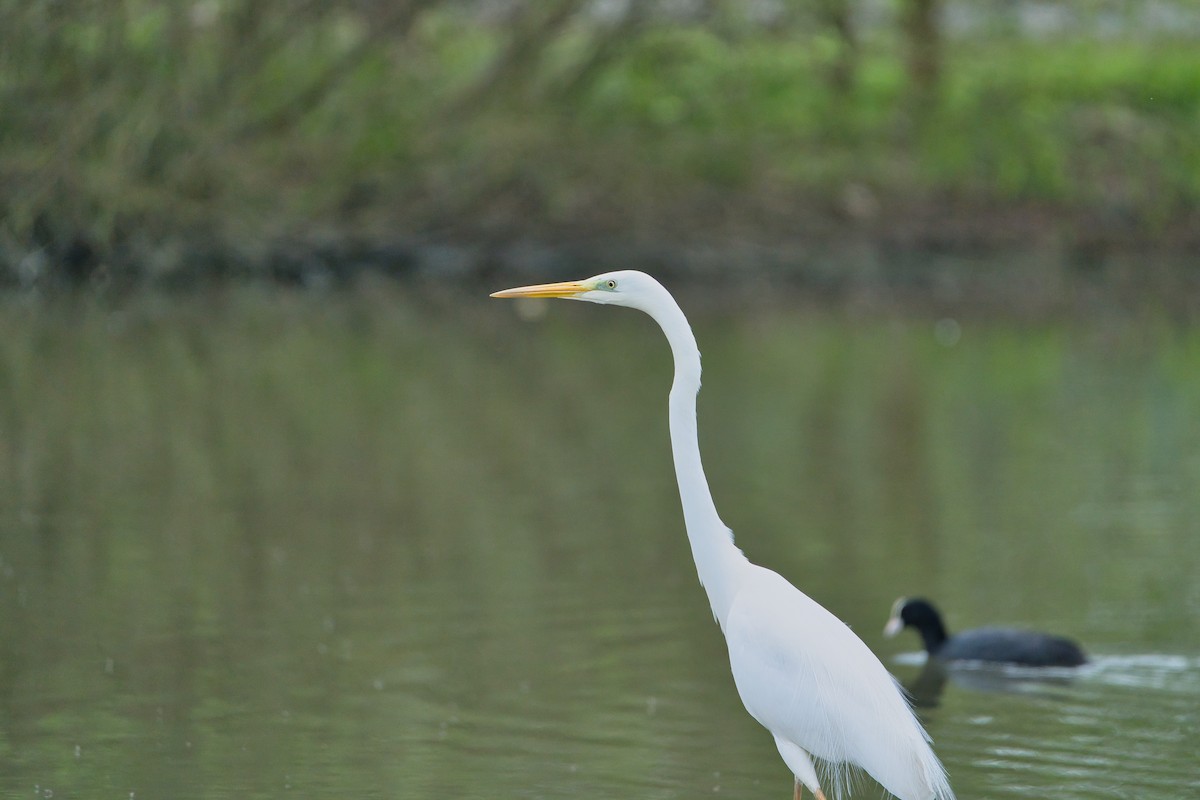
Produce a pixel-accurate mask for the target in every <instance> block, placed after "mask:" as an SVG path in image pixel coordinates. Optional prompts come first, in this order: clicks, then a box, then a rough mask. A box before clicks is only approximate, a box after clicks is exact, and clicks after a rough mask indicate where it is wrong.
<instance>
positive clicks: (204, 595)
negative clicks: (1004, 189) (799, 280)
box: [0, 286, 1200, 800]
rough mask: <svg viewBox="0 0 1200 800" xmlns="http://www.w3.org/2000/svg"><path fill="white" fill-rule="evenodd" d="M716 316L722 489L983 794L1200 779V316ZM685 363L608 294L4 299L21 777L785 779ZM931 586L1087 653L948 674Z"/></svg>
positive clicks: (533, 788)
mask: <svg viewBox="0 0 1200 800" xmlns="http://www.w3.org/2000/svg"><path fill="white" fill-rule="evenodd" d="M495 288H502V287H499V286H497V287H495ZM684 304H685V307H692V308H696V307H698V306H699V305H700V304H699V303H694V304H691V305H690V306H689V303H688V299H687V298H685V300H684ZM692 317H693V323H694V327H695V329H696V332H697V336H698V339H699V341H700V346H701V349H702V350H703V351H704V354H705V356H704V363H705V369H706V371H705V388H704V391H703V392H702V393H701V396H700V436H701V443H702V447H703V449H704V456H705V461H706V466H707V468H708V473H709V479H710V481H711V483H712V486H713V492H714V495H715V498H716V502H717V505H718V508H719V509H720V510H721V513H722V516H723V517H724V519H725V520H726V521H727V522H728V523H729V524H730V525H731V526H732V527H733V529H734V531H735V533H736V534H737V536H738V543H739V544H740V545H741V546H742V547H743V548H744V550H745V551H746V553H747V555H748V556H749V557H750V558H751V559H752V560H755V561H757V562H758V563H762V564H765V565H768V566H770V567H772V568H774V569H776V570H778V571H779V572H781V573H782V574H784V575H785V576H786V577H788V578H789V579H791V580H792V581H793V582H794V583H795V584H797V585H798V586H800V587H801V588H802V589H803V590H804V591H805V592H807V593H808V594H809V595H810V596H812V597H813V598H815V599H816V600H817V601H819V602H820V603H822V604H823V605H825V606H826V607H827V608H829V609H830V610H832V611H833V612H834V613H836V614H837V615H838V616H840V617H841V618H842V619H844V620H846V621H847V622H848V623H849V624H850V625H851V626H852V627H853V628H854V629H855V630H856V631H857V632H858V633H859V634H860V635H861V636H862V637H863V639H864V640H865V641H866V643H867V644H868V645H869V646H870V647H871V648H872V649H873V650H874V651H875V652H876V653H878V654H879V656H880V657H881V658H882V659H883V661H884V663H885V664H886V665H887V666H888V667H889V668H890V669H892V670H893V671H894V673H895V674H896V675H897V677H899V678H900V679H901V680H902V681H903V682H905V683H906V684H908V685H910V686H912V687H913V688H914V691H915V693H916V695H917V699H918V702H919V703H920V704H921V709H920V714H921V716H922V718H923V720H924V721H925V723H926V725H927V727H928V729H929V731H930V733H931V735H932V736H933V738H934V740H935V747H936V750H937V752H938V754H939V755H940V756H941V758H942V759H943V761H944V762H945V764H946V767H947V768H948V770H949V772H950V774H951V779H952V783H953V785H954V787H955V789H956V791H957V792H958V794H959V796H960V797H961V798H964V799H965V798H1004V797H1012V798H1016V797H1022V798H1029V797H1055V798H1060V799H1063V800H1066V799H1070V798H1080V799H1081V800H1082V798H1131V797H1137V798H1183V797H1195V796H1200V541H1198V536H1200V330H1197V329H1196V328H1193V327H1188V326H1183V325H1179V324H1176V323H1171V322H1169V321H1165V320H1155V319H1147V318H1138V319H1111V318H1105V319H1076V320H1073V321H1065V322H1056V323H1038V324H1029V323H1019V322H1013V321H1004V320H991V321H979V320H972V319H957V320H950V319H938V318H936V317H933V316H924V315H917V314H912V315H904V314H878V313H877V314H871V315H862V314H854V313H850V312H836V313H835V312H819V311H814V310H812V309H810V308H798V307H797V308H792V307H791V306H790V304H789V303H788V302H786V301H783V300H779V301H777V302H775V303H773V304H772V305H771V307H770V308H760V309H753V310H746V309H742V310H739V311H731V310H725V311H720V312H718V311H713V310H711V309H710V310H707V311H694V313H692ZM669 382H670V356H669V352H668V350H667V347H666V344H665V342H664V341H663V340H662V338H661V336H660V334H659V332H658V330H657V328H656V327H654V325H653V323H652V322H651V321H650V320H649V319H647V318H645V317H643V316H642V315H640V314H638V313H636V312H633V311H628V310H625V309H605V308H599V307H595V306H588V305H584V304H571V303H557V304H554V305H549V306H520V305H517V304H513V303H506V302H502V301H497V300H489V299H488V298H486V297H485V296H483V295H482V293H476V292H466V291H462V292H451V293H447V292H424V293H414V292H401V291H399V290H396V289H379V290H378V291H375V292H365V291H364V292H362V293H360V294H355V295H353V296H336V295H335V296H333V297H315V296H304V295H301V296H293V295H278V294H272V293H265V292H255V291H249V290H247V291H238V292H232V293H229V294H222V295H214V296H211V297H207V298H204V299H202V300H189V301H182V300H174V301H168V300H163V299H154V298H146V299H143V300H139V301H137V302H133V303H130V304H128V305H126V306H124V307H122V308H119V309H115V310H114V309H101V308H97V307H95V306H92V305H89V304H87V303H76V304H69V305H63V306H55V305H51V306H39V307H28V306H24V305H21V304H19V303H17V302H16V301H8V302H7V304H6V305H4V306H3V307H2V308H0V796H5V797H43V798H49V797H55V798H89V799H92V798H234V797H236V798H255V797H304V798H347V797H358V798H376V797H378V798H505V797H520V798H565V797H595V798H630V797H639V798H684V797H709V796H725V797H737V798H751V797H753V798H780V800H782V799H783V798H789V797H790V796H791V794H790V793H791V778H790V776H789V774H788V772H787V770H786V768H785V767H784V766H783V764H782V762H781V761H780V759H779V757H778V755H777V753H776V752H775V748H774V745H773V743H772V741H771V739H770V737H769V736H768V735H767V733H766V732H765V731H763V730H762V729H761V728H759V727H758V725H757V724H756V723H755V722H754V721H753V720H752V719H750V718H749V717H748V716H747V715H746V714H745V712H744V711H743V710H742V708H741V706H740V703H739V701H738V698H737V696H736V693H735V690H734V687H733V683H732V680H731V678H730V676H729V669H728V664H727V660H726V655H725V651H724V643H723V641H722V638H721V635H720V632H719V630H718V628H717V626H716V625H715V623H714V622H713V620H712V616H711V613H710V612H709V609H708V605H707V601H706V598H705V596H704V593H703V591H702V590H701V588H700V586H699V585H698V583H697V581H696V576H695V571H694V568H693V565H692V563H691V561H690V554H689V551H688V547H687V542H686V539H685V537H684V532H683V526H682V518H681V514H680V511H679V508H678V497H677V495H676V491H675V485H674V477H673V473H672V470H671V462H670V450H669V442H668V438H667V428H666V392H667V389H668V386H669ZM905 594H923V595H927V596H929V597H931V598H933V599H934V600H935V601H936V602H937V603H938V604H939V605H941V606H942V608H943V610H944V611H945V612H946V615H947V618H948V622H949V624H950V625H951V626H952V627H954V628H959V629H961V628H966V627H973V626H976V625H982V624H992V623H1006V624H1013V625H1017V626H1022V627H1029V628H1036V629H1042V630H1048V631H1053V632H1057V633H1061V634H1065V635H1069V636H1071V637H1073V638H1076V639H1078V640H1079V641H1081V642H1082V643H1083V644H1084V646H1085V647H1086V648H1087V649H1088V650H1089V652H1090V653H1091V654H1092V655H1093V659H1094V661H1093V664H1092V665H1090V666H1089V667H1086V668H1084V669H1082V670H1080V671H1078V672H1076V673H1070V674H1066V675H1051V676H1047V675H1009V674H1000V675H998V674H995V673H992V672H985V671H979V670H964V671H956V672H954V673H952V674H950V675H948V676H937V675H934V676H931V675H929V674H926V673H922V667H921V663H920V662H921V658H920V656H919V655H918V654H917V651H918V644H917V639H916V637H915V636H913V635H911V634H905V635H904V636H902V637H900V638H898V639H885V638H883V636H882V633H881V628H882V626H883V623H884V621H885V619H886V617H887V614H888V611H889V608H890V606H891V603H892V601H893V600H894V599H895V598H896V597H897V596H899V595H905ZM857 796H863V797H877V796H879V789H878V787H877V786H874V785H871V784H869V783H868V784H865V785H863V786H862V787H861V789H860V791H859V792H858V793H857Z"/></svg>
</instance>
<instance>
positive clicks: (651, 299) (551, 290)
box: [492, 269, 667, 312]
mask: <svg viewBox="0 0 1200 800" xmlns="http://www.w3.org/2000/svg"><path fill="white" fill-rule="evenodd" d="M666 294H667V290H666V289H664V288H663V287H662V284H660V283H659V282H658V281H656V280H654V278H651V277H650V276H649V275H647V274H646V273H644V272H638V271H637V270H632V269H623V270H617V271H616V272H604V273H601V274H599V275H593V276H592V277H590V278H585V279H584V280H581V281H563V282H562V283H540V284H537V285H536V286H518V287H517V288H515V289H505V290H503V291H500V292H493V293H492V297H561V298H564V299H567V300H586V301H587V302H589V303H604V304H606V305H615V306H628V307H630V308H636V309H639V310H641V311H646V312H649V311H650V310H651V308H653V307H654V306H655V305H657V304H661V302H662V298H663V297H664V296H665V295H666Z"/></svg>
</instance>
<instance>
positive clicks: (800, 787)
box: [792, 778, 825, 800]
mask: <svg viewBox="0 0 1200 800" xmlns="http://www.w3.org/2000/svg"><path fill="white" fill-rule="evenodd" d="M802 794H804V784H803V783H801V782H800V779H799V778H797V779H796V791H794V792H793V793H792V800H800V796H801V795H802ZM813 794H815V795H816V796H817V800H825V793H824V792H822V791H821V790H820V789H817V790H816V791H815V792H813Z"/></svg>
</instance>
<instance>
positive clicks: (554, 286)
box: [492, 281, 590, 297]
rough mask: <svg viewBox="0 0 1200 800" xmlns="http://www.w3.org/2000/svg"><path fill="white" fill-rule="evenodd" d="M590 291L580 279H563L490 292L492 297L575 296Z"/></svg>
mask: <svg viewBox="0 0 1200 800" xmlns="http://www.w3.org/2000/svg"><path fill="white" fill-rule="evenodd" d="M587 291H590V287H588V286H586V285H584V283H583V282H582V281H563V282H562V283H539V284H537V285H536V286H518V287H517V288H515V289H504V290H502V291H499V292H492V297H575V296H577V295H581V294H583V293H584V292H587Z"/></svg>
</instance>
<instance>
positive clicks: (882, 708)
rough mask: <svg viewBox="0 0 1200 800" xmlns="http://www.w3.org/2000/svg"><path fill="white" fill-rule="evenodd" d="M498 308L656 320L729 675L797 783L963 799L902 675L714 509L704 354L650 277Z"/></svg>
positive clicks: (676, 439) (574, 284) (605, 278)
mask: <svg viewBox="0 0 1200 800" xmlns="http://www.w3.org/2000/svg"><path fill="white" fill-rule="evenodd" d="M492 296H493V297H560V298H567V299H572V300H586V301H588V302H592V303H603V304H610V305H621V306H628V307H630V308H636V309H639V310H640V311H643V312H645V313H646V314H649V315H650V316H651V317H652V318H653V319H654V321H655V322H657V323H658V325H659V327H661V328H662V331H663V333H664V334H666V337H667V341H668V342H669V343H670V346H671V353H672V355H673V356H674V360H675V379H674V382H673V383H672V384H671V393H670V397H669V404H668V412H669V415H668V416H669V423H670V430H671V451H672V454H673V457H674V461H675V477H676V479H677V481H678V483H679V497H680V500H681V501H682V505H683V517H684V523H685V525H686V527H687V535H688V541H689V542H690V544H691V550H692V557H693V558H694V560H695V562H696V571H697V572H698V573H699V576H700V583H701V584H702V585H703V586H704V590H705V592H706V593H707V594H708V600H709V603H710V604H711V606H712V611H713V615H714V616H715V617H716V620H717V623H718V624H719V625H720V626H721V631H722V632H723V633H724V634H725V641H726V643H727V644H728V647H729V665H730V668H731V670H732V672H733V680H734V683H735V684H736V686H737V690H738V694H739V695H740V696H741V698H742V702H743V703H744V704H745V706H746V710H747V711H749V712H750V715H751V716H752V717H754V718H755V719H756V720H758V722H759V723H761V724H762V725H763V727H765V728H766V729H767V730H768V731H770V733H771V735H772V736H773V737H774V738H775V745H776V746H777V747H778V748H779V754H780V755H781V756H782V757H783V760H784V762H785V763H786V764H787V766H788V768H790V769H791V771H792V774H793V775H794V776H795V785H794V789H795V796H796V797H797V798H798V797H799V796H800V792H801V786H802V785H803V786H807V787H808V788H809V790H810V791H811V792H813V793H814V794H815V795H816V796H817V797H818V798H820V800H824V792H823V791H822V788H821V782H820V780H819V779H818V776H817V771H816V769H815V767H814V761H813V759H814V758H815V759H818V760H819V761H822V762H825V764H826V765H827V766H828V767H829V768H830V772H829V774H830V775H831V776H832V779H831V783H832V786H831V787H830V788H831V793H834V794H836V793H837V792H838V791H843V790H845V789H846V779H847V773H848V770H849V768H850V767H859V768H861V769H863V770H865V771H866V772H867V773H868V774H869V775H870V776H871V777H873V778H874V779H875V780H876V781H878V782H879V783H880V784H881V785H882V786H883V787H884V788H885V789H887V790H888V791H889V792H891V793H892V794H893V795H895V796H896V797H898V798H900V800H952V799H953V797H954V794H953V792H952V791H951V789H950V785H949V783H948V782H947V780H946V773H945V771H944V770H943V769H942V765H941V763H940V762H939V761H938V759H937V756H935V755H934V753H933V750H932V749H931V748H930V746H929V737H928V736H927V735H926V734H925V731H924V730H923V729H922V728H921V725H920V723H919V722H918V721H917V719H916V717H915V716H914V715H913V712H912V709H911V708H910V707H909V705H908V702H907V701H906V700H905V698H904V696H903V695H902V694H901V691H900V689H899V687H898V685H897V684H896V681H895V680H894V679H893V678H892V676H891V675H890V674H889V673H888V672H887V670H886V669H884V667H883V664H881V663H880V662H879V659H878V658H876V657H875V655H874V654H873V653H872V652H871V650H870V649H869V648H868V647H867V646H866V645H865V644H864V643H863V641H862V640H861V639H859V638H858V636H856V635H855V634H854V633H853V632H852V631H851V630H850V628H848V627H847V626H846V624H845V623H843V622H842V621H841V620H839V619H838V618H837V617H835V616H834V615H833V614H831V613H830V612H828V611H826V610H825V609H824V608H823V607H822V606H821V605H820V604H819V603H817V602H816V601H814V600H812V599H811V598H809V597H808V596H807V595H805V594H804V593H803V592H801V591H800V590H799V589H797V588H796V587H794V586H792V585H791V584H790V583H788V582H787V581H786V580H785V579H784V578H782V577H781V576H780V575H778V574H777V573H775V572H773V571H771V570H769V569H766V568H764V567H760V566H758V565H756V564H752V563H750V561H749V560H747V559H746V557H745V556H744V555H742V551H741V550H739V549H738V548H737V546H736V545H734V542H733V533H732V531H730V529H729V528H728V527H727V526H726V525H725V523H724V522H722V521H721V518H720V516H719V515H718V514H717V509H716V506H715V505H714V504H713V499H712V494H711V493H710V491H709V488H708V481H707V480H706V478H705V476H704V468H703V466H702V464H701V461H700V445H699V440H698V438H697V433H696V393H697V392H698V391H699V390H700V351H699V349H698V348H697V347H696V339H695V336H694V335H693V334H692V329H691V326H690V325H689V324H688V321H687V318H686V317H684V315H683V311H681V310H680V308H679V305H678V304H677V303H676V302H675V299H674V298H673V297H671V295H670V293H669V292H667V290H666V289H665V288H663V286H662V284H660V283H659V282H658V281H656V280H655V279H654V278H652V277H650V276H649V275H646V274H645V273H642V272H637V271H632V270H622V271H618V272H607V273H604V274H602V275H597V276H595V277H592V278H588V279H586V280H582V281H569V282H565V283H550V284H541V285H538V286H523V287H520V288H516V289H507V290H505V291H502V292H496V293H495V294H493V295H492Z"/></svg>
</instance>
